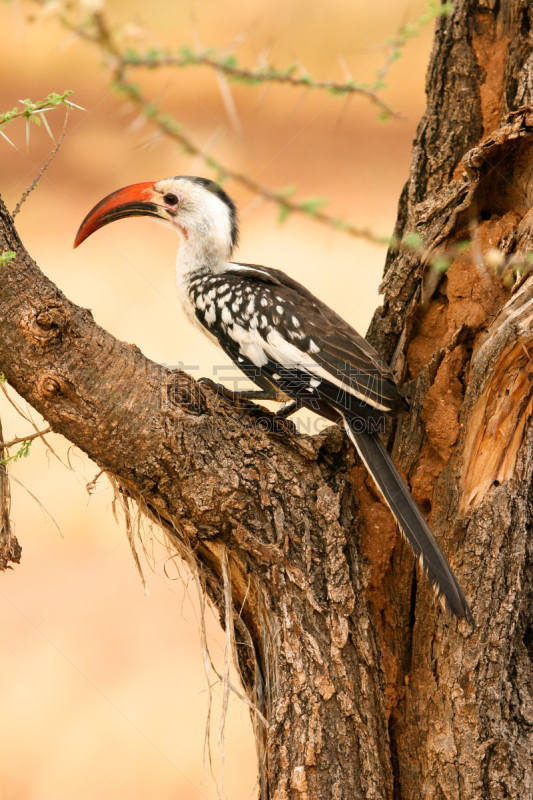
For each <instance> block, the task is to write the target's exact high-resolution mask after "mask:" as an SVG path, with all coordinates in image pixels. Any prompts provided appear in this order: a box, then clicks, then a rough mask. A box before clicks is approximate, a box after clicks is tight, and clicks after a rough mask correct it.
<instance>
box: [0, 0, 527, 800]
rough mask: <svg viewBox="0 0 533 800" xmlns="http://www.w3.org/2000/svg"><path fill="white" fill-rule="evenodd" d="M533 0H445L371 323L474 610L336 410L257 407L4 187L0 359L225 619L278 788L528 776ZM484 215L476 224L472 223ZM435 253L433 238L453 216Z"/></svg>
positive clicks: (472, 783) (358, 793)
mask: <svg viewBox="0 0 533 800" xmlns="http://www.w3.org/2000/svg"><path fill="white" fill-rule="evenodd" d="M532 31H533V7H532V6H531V4H530V3H529V2H528V0H501V1H500V0H457V1H456V2H455V4H454V8H453V11H452V12H451V13H450V15H449V16H448V17H446V18H442V19H441V20H440V21H439V23H438V26H437V32H436V38H435V44H434V49H433V53H432V57H431V64H430V68H429V73H428V83H427V92H428V106H427V111H426V114H425V116H424V118H423V119H422V122H421V124H420V127H419V130H418V133H417V138H416V141H415V143H414V151H413V160H412V166H411V172H410V177H409V181H408V183H407V185H406V187H405V190H404V192H403V194H402V197H401V200H400V208H399V216H398V223H397V229H396V232H397V234H398V235H399V236H401V235H402V234H403V233H405V232H412V231H418V232H419V233H420V234H421V236H422V237H423V241H424V244H425V247H426V252H425V255H424V256H423V257H420V255H418V254H417V253H415V252H410V251H404V250H402V251H401V252H398V251H392V252H391V253H389V257H388V260H387V265H386V272H385V280H384V284H383V289H384V294H385V298H384V305H383V307H382V308H380V309H379V310H378V311H377V312H376V315H375V317H374V320H373V323H372V325H371V328H370V332H369V337H370V339H371V341H372V342H373V344H374V345H375V346H376V347H378V349H380V351H381V352H382V353H383V355H384V356H385V357H386V358H387V359H389V360H390V361H391V363H392V365H393V367H394V369H395V370H396V373H397V375H398V378H399V379H400V380H402V381H403V382H404V383H405V385H406V387H407V390H408V392H409V394H410V397H411V406H412V410H411V412H410V414H408V415H405V416H404V417H403V419H402V420H400V421H399V423H398V425H397V426H396V429H395V431H393V434H394V435H393V436H391V444H393V448H394V453H395V457H396V459H397V462H398V464H399V465H400V467H401V468H402V469H403V471H404V473H405V474H406V475H407V477H408V479H409V481H410V484H411V487H412V490H413V493H414V495H415V497H416V498H417V500H418V502H419V503H420V505H421V507H422V508H423V509H424V511H425V512H426V513H427V515H428V518H429V520H430V522H431V525H432V527H433V529H434V531H435V533H436V535H437V537H438V538H439V539H440V541H441V543H442V545H443V548H444V550H445V552H446V553H447V554H448V556H449V558H450V561H451V563H452V566H453V567H454V569H455V571H456V573H457V576H458V578H459V581H460V583H461V585H462V587H463V589H464V590H465V594H466V596H467V598H468V599H469V601H470V602H471V605H472V610H473V613H474V617H475V619H476V623H477V629H476V630H475V632H472V631H471V630H470V628H469V627H468V625H467V624H466V623H465V622H464V621H459V622H457V621H454V620H451V619H450V618H449V617H448V616H447V615H446V614H445V613H444V612H442V611H441V609H440V608H438V607H436V606H435V603H434V600H433V595H432V591H431V589H430V588H429V587H428V586H427V583H426V582H425V581H424V580H423V579H422V577H421V576H420V575H419V573H418V568H417V567H416V565H415V564H414V559H413V557H412V556H411V554H410V552H409V550H408V548H407V547H406V545H405V544H404V543H403V542H402V540H401V539H400V537H399V535H398V534H397V532H396V528H395V525H394V523H393V521H392V519H391V517H390V514H389V512H388V511H387V509H386V508H385V507H384V505H383V503H382V502H381V500H380V498H379V496H378V495H377V493H376V491H375V489H374V488H373V486H372V485H371V483H370V481H369V479H368V478H367V476H366V474H365V471H364V469H363V467H362V466H361V465H360V464H359V463H358V462H357V460H356V458H355V456H354V454H353V452H352V450H351V448H350V447H349V445H348V444H347V442H346V441H345V439H344V437H343V435H342V434H341V432H340V431H339V430H338V429H336V428H330V429H329V430H328V431H326V432H325V433H324V434H322V435H320V436H318V437H316V438H311V437H306V436H303V435H297V434H295V433H294V432H293V431H292V430H291V426H290V425H287V426H286V427H284V428H283V429H281V430H278V431H272V430H270V428H271V426H272V417H271V415H269V414H268V412H265V411H264V410H260V409H256V410H252V411H246V410H245V411H244V412H242V410H241V411H239V409H234V408H232V407H230V406H227V405H224V404H222V403H220V401H219V400H217V398H216V397H215V395H214V394H213V393H212V391H211V390H210V389H209V388H207V387H203V386H202V387H201V386H199V385H198V384H196V383H195V382H194V381H193V379H192V378H190V377H189V376H187V375H185V374H184V373H181V372H179V371H176V372H168V371H167V370H164V369H162V368H160V367H158V366H157V365H155V364H153V363H151V362H150V361H148V360H147V359H146V358H144V357H143V355H142V354H141V353H140V351H139V350H138V348H137V347H135V346H134V345H129V344H125V343H123V342H119V341H117V340H115V339H114V338H113V337H112V336H110V335H109V334H108V333H106V332H105V331H103V330H102V329H101V328H99V327H98V326H97V325H96V324H95V323H94V321H93V319H92V317H91V314H90V312H88V311H86V310H84V309H81V308H78V307H76V306H74V305H73V304H72V303H70V302H69V301H68V300H67V299H66V298H65V297H64V296H63V295H62V294H61V292H60V291H59V290H58V289H57V288H56V287H55V286H54V285H53V284H52V283H51V282H50V281H49V280H48V279H47V278H46V277H45V276H44V275H43V274H42V273H41V272H40V271H39V270H38V268H37V266H36V265H35V264H34V262H33V261H32V260H31V258H30V257H29V255H28V254H27V253H26V251H25V250H24V247H23V245H22V243H21V242H20V240H19V239H18V236H17V234H16V232H15V230H14V228H13V225H12V221H11V219H10V217H9V214H8V213H7V211H6V209H5V208H4V207H3V206H1V207H0V242H1V246H2V250H6V249H11V250H15V251H16V253H17V257H16V259H15V260H13V261H11V262H10V263H9V264H7V265H5V266H3V267H1V268H0V272H1V275H0V366H1V368H2V370H3V371H4V373H5V375H6V377H7V379H8V380H9V382H10V384H11V385H12V386H13V387H14V388H15V389H16V390H17V391H18V392H20V394H21V395H23V396H24V397H25V398H26V399H27V400H28V401H29V402H30V403H31V404H32V405H33V406H34V407H35V408H36V409H37V410H38V411H39V412H40V413H41V414H42V415H43V416H44V417H45V418H46V419H47V420H48V422H49V423H50V424H51V425H52V426H53V428H54V430H57V431H59V432H61V433H63V434H64V435H65V436H66V437H67V438H68V439H70V440H71V441H72V442H74V443H75V444H76V445H78V446H79V447H81V448H82V449H83V450H84V451H85V452H86V453H87V454H88V455H89V456H90V457H91V458H93V459H94V460H95V461H96V462H97V463H98V464H99V465H100V466H101V467H102V468H104V469H106V470H107V471H108V472H109V473H111V474H112V475H114V476H115V477H116V479H117V481H118V482H119V484H120V486H121V487H122V490H123V491H124V492H125V493H127V494H128V495H130V496H131V497H133V498H135V499H137V500H138V502H139V503H140V505H141V507H142V508H143V510H144V511H145V513H147V514H149V515H150V516H151V517H152V518H153V519H155V520H156V521H158V522H159V524H161V525H162V526H163V528H164V529H165V531H166V532H167V534H168V537H169V540H170V541H171V542H172V545H173V546H174V547H176V548H177V549H178V551H179V552H180V553H182V554H183V556H184V557H185V558H186V559H187V561H188V563H189V564H190V565H191V566H192V568H193V569H195V570H196V571H197V573H198V574H199V575H200V576H201V580H202V581H203V585H204V586H205V591H206V592H207V593H208V595H209V597H210V598H211V600H212V602H213V603H214V604H215V606H216V607H217V608H218V609H219V612H220V617H221V622H222V624H223V625H224V626H225V627H226V628H227V629H229V630H230V632H231V628H232V627H234V628H235V637H234V641H235V642H238V644H236V646H235V650H236V658H237V661H238V665H239V668H240V673H241V677H242V682H243V686H244V687H245V690H246V692H247V694H248V696H249V698H250V700H251V702H252V703H253V705H254V707H255V708H256V709H257V713H256V712H253V717H254V721H255V727H256V733H257V742H258V749H259V760H260V765H261V771H262V774H263V781H262V788H261V794H262V797H263V798H265V799H266V798H269V799H270V800H274V799H275V800H289V798H290V800H296V798H298V800H315V799H317V798H324V799H325V798H330V797H331V798H335V800H341V798H346V800H348V798H350V800H354V799H355V798H361V799H362V798H390V799H391V800H398V798H401V799H402V800H408V799H409V800H411V798H412V799H413V800H414V799H415V798H428V799H429V798H447V800H450V798H461V799H463V800H470V798H483V799H485V798H486V799H487V800H488V799H489V798H491V799H492V798H503V797H506V798H521V799H522V798H528V797H533V764H532V754H533V604H532V597H533V581H532V578H531V572H530V567H531V563H532V560H533V547H532V542H531V537H530V532H531V527H532V521H533V506H532V501H533V497H532V496H531V489H530V486H531V481H532V477H533V429H532V426H531V424H530V417H531V411H532V408H533V276H531V277H528V275H527V274H526V275H525V276H524V277H523V278H521V279H520V280H519V281H517V282H516V283H515V284H514V285H510V284H511V281H509V280H508V277H509V276H508V275H507V276H505V277H506V279H505V280H502V279H501V277H498V276H494V275H491V274H489V273H488V272H487V271H486V270H485V268H484V266H483V262H482V259H481V258H480V255H481V254H482V253H485V252H486V251H487V250H489V249H490V248H494V247H499V248H500V250H501V251H502V252H504V253H505V254H507V255H510V254H518V253H520V252H527V251H531V250H533V211H531V207H532V205H533V177H532V176H533V107H531V106H533V97H532V96H531V95H532V91H533V42H532ZM476 220H477V221H478V223H479V224H477V223H476ZM472 236H473V247H472V250H471V252H470V253H469V254H462V255H461V254H459V255H457V256H456V257H455V259H454V261H453V263H452V265H451V266H450V268H449V269H448V271H447V272H446V274H444V275H441V276H440V277H435V274H434V273H432V272H431V270H430V269H429V268H428V263H429V261H430V255H433V254H435V253H436V252H438V251H439V250H443V249H445V248H446V247H448V248H449V247H450V245H451V244H453V243H454V242H459V241H461V240H464V239H470V238H471V237H472Z"/></svg>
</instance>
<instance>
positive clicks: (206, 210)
mask: <svg viewBox="0 0 533 800" xmlns="http://www.w3.org/2000/svg"><path fill="white" fill-rule="evenodd" d="M136 215H146V216H152V217H157V218H158V219H162V220H165V221H166V222H168V223H169V224H170V225H172V226H174V228H175V229H176V230H177V231H178V233H179V234H180V236H181V240H182V241H181V246H180V249H179V251H178V255H177V259H176V281H177V287H178V295H179V299H180V301H181V304H182V307H183V310H184V312H185V314H186V315H187V317H188V318H189V320H190V321H191V322H192V323H193V324H194V325H195V326H196V327H197V328H199V329H200V330H201V331H203V333H205V334H207V336H208V337H209V338H210V339H211V340H212V341H214V342H215V343H216V344H218V345H219V346H220V347H221V348H222V350H224V352H225V353H226V354H227V355H228V356H229V357H230V358H231V360H232V361H233V362H234V363H235V364H236V365H237V366H238V367H240V369H241V370H242V371H243V372H244V373H245V374H246V375H247V376H248V377H249V378H250V379H251V380H252V381H253V382H254V383H255V384H256V385H258V386H259V387H260V391H259V392H256V393H255V394H256V397H257V398H261V399H285V400H286V399H287V397H288V398H290V399H291V400H293V401H294V403H292V404H291V406H290V408H289V409H288V412H289V413H291V412H292V411H293V410H296V408H297V407H301V406H304V407H307V408H311V409H312V410H314V411H317V410H318V411H319V413H321V414H322V415H323V416H325V417H327V418H328V419H330V420H333V421H334V422H337V423H339V424H341V425H344V428H345V430H346V432H347V434H348V436H349V437H350V439H351V441H352V442H353V444H354V445H355V447H356V449H357V452H358V453H359V455H360V457H361V459H362V460H363V462H364V464H365V466H366V468H367V469H368V471H369V472H370V474H371V475H372V477H373V479H374V481H375V482H376V484H377V486H378V488H379V489H380V491H381V493H382V495H383V497H384V498H385V501H386V502H387V505H388V506H389V508H390V509H391V511H392V513H393V514H394V516H395V518H396V520H397V522H398V524H399V526H400V529H401V531H402V533H403V534H404V536H405V537H406V539H407V541H408V542H409V544H410V545H411V547H412V548H413V550H414V553H415V555H416V557H417V558H418V560H419V562H420V564H421V566H422V568H423V569H424V570H425V572H426V574H427V576H428V578H429V580H430V582H431V584H432V585H433V587H434V589H435V591H436V593H437V595H438V596H439V597H440V598H441V599H442V600H444V601H445V604H446V605H447V607H448V609H449V610H450V611H451V612H452V613H453V614H455V615H457V616H459V617H461V616H464V617H466V618H467V619H468V621H469V622H470V623H471V624H472V625H473V618H472V614H471V611H470V608H469V607H468V603H467V602H466V599H465V597H464V595H463V593H462V591H461V589H460V587H459V584H458V582H457V579H456V577H455V575H454V574H453V572H452V570H451V568H450V565H449V564H448V562H447V560H446V557H445V556H444V553H443V552H442V550H441V548H440V547H439V545H438V543H437V541H436V540H435V538H434V536H433V534H432V533H431V531H430V529H429V527H428V525H427V523H426V521H425V519H424V517H423V516H422V514H421V512H420V510H419V508H418V506H417V505H416V503H415V501H414V500H413V498H412V496H411V494H410V492H409V489H408V488H407V486H406V485H405V483H404V481H403V480H402V478H401V476H400V474H399V472H398V470H397V469H396V467H395V466H394V463H393V462H392V459H391V457H390V456H389V454H388V452H387V450H386V449H385V447H384V445H383V443H382V441H381V439H380V437H379V430H380V429H381V426H380V423H382V422H383V419H384V415H385V414H397V413H399V412H400V411H402V410H405V409H407V403H406V400H405V397H404V395H403V392H402V390H401V389H400V387H399V386H398V385H397V383H396V381H395V379H394V376H393V374H392V372H391V371H390V369H389V367H388V366H387V364H386V363H385V362H384V361H383V360H382V359H381V358H380V356H379V355H378V353H377V352H376V351H375V350H374V348H373V347H371V345H369V344H368V342H366V341H365V340H364V339H363V338H362V337H361V336H360V335H359V334H358V333H357V332H356V331H355V330H354V329H353V328H352V327H351V326H350V325H348V324H347V323H346V322H345V321H344V320H343V319H341V317H339V316H338V315H337V314H336V313H335V312H334V311H332V310H331V309H330V308H328V306H326V305H325V304H324V303H322V302H321V301H320V300H318V299H317V298H316V297H314V295H312V294H311V292H309V291H308V290H307V289H305V288H304V287H303V286H301V284H299V283H297V282H296V281H294V280H293V279H292V278H290V277H289V276H288V275H285V274H284V273H283V272H280V271H279V270H277V269H271V268H269V267H262V266H257V265H253V264H240V263H238V262H232V261H230V258H231V255H232V253H233V250H234V248H235V246H236V244H237V237H238V228H237V219H236V212H235V205H234V203H233V201H232V200H231V198H230V197H228V195H227V194H226V192H224V190H223V189H221V188H220V187H219V186H218V185H217V184H216V183H213V181H210V180H206V179H204V178H195V177H189V176H179V177H175V178H167V179H165V180H161V181H158V182H157V183H138V184H135V185H133V186H126V187H125V188H124V189H119V190H118V191H116V192H113V193H112V194H110V195H108V197H106V198H104V200H102V201H101V202H100V203H98V205H97V206H95V207H94V208H93V209H92V211H90V212H89V214H88V215H87V216H86V218H85V219H84V221H83V222H82V224H81V227H80V229H79V231H78V234H77V236H76V241H75V244H74V246H75V247H77V246H78V245H79V244H81V242H83V240H84V239H86V238H87V237H88V236H90V234H91V233H93V232H94V231H96V230H98V228H101V227H102V226H103V225H107V224H108V223H109V222H113V221H114V220H116V219H121V218H122V217H130V216H136ZM246 394H247V396H250V394H251V393H246ZM282 413H287V412H286V411H285V412H282Z"/></svg>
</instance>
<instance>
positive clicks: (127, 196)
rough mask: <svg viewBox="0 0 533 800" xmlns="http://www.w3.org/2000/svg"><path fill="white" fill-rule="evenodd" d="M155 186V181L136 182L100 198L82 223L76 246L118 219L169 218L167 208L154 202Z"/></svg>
mask: <svg viewBox="0 0 533 800" xmlns="http://www.w3.org/2000/svg"><path fill="white" fill-rule="evenodd" d="M153 187H154V181H151V182H149V183H134V184H132V185H131V186H125V187H124V188H123V189H118V190H117V191H116V192H112V193H111V194H108V195H107V197H104V199H103V200H100V202H99V203H98V204H97V205H95V207H94V208H93V209H91V211H89V213H88V214H87V216H86V217H85V219H84V220H83V222H82V223H81V225H80V228H79V230H78V233H77V234H76V239H75V240H74V247H77V246H78V245H80V244H81V243H82V242H83V241H84V240H85V239H86V238H87V237H88V236H90V235H91V233H94V232H95V231H97V230H98V228H102V227H103V226H104V225H108V224H109V223H110V222H114V220H116V219H122V218H123V217H138V216H149V217H163V219H168V217H167V216H166V213H165V209H164V208H163V207H162V206H159V205H157V203H155V202H154V200H155V199H156V195H155V193H154V191H153Z"/></svg>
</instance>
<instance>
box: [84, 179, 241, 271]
mask: <svg viewBox="0 0 533 800" xmlns="http://www.w3.org/2000/svg"><path fill="white" fill-rule="evenodd" d="M131 216H151V217H157V218H158V219H161V220H164V221H165V222H167V223H168V224H170V225H172V226H173V227H174V229H175V230H176V231H177V232H178V233H179V234H180V235H181V237H182V239H183V242H184V244H186V245H187V247H192V248H194V249H195V250H197V249H200V250H202V251H204V252H206V253H209V254H210V255H211V256H215V257H217V258H221V259H222V260H224V261H226V260H229V258H230V257H231V253H232V251H233V249H234V247H235V245H236V244H237V239H238V228H237V219H236V213H235V205H234V203H233V201H232V200H231V198H230V197H229V196H228V195H227V194H226V192H225V191H224V190H223V189H221V187H220V186H218V184H216V183H214V182H213V181H210V180H207V179H206V178H196V177H192V176H188V175H184V176H181V175H180V176H177V177H175V178H164V179H163V180H161V181H157V183H136V184H133V185H132V186H126V187H124V188H123V189H119V190H118V191H116V192H113V193H112V194H110V195H108V196H107V197H105V198H104V199H103V200H102V201H101V202H100V203H98V205H96V206H95V207H94V208H93V209H92V210H91V211H90V212H89V213H88V214H87V216H86V217H85V219H84V220H83V222H82V224H81V226H80V229H79V231H78V233H77V236H76V240H75V242H74V247H77V246H78V245H79V244H81V243H82V242H83V241H84V239H86V238H87V237H88V236H90V235H91V233H94V231H96V230H98V228H101V227H103V226H104V225H107V224H108V223H110V222H113V221H114V220H116V219H122V218H123V217H131Z"/></svg>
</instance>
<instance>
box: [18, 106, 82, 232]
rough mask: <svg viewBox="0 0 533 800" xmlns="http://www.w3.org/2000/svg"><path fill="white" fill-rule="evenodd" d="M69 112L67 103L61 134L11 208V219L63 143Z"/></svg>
mask: <svg viewBox="0 0 533 800" xmlns="http://www.w3.org/2000/svg"><path fill="white" fill-rule="evenodd" d="M69 113H70V106H68V105H67V111H66V114H65V121H64V123H63V130H62V131H61V135H60V137H59V139H58V140H57V144H56V146H55V147H54V149H53V150H52V152H51V153H50V155H49V156H48V159H47V160H46V163H45V164H44V165H43V166H42V167H41V169H40V170H39V174H38V175H37V177H36V178H35V180H34V181H32V183H31V184H30V185H29V186H28V188H27V189H26V191H25V192H24V194H23V195H22V197H21V198H20V200H19V201H18V203H17V205H16V206H15V208H14V210H13V213H12V214H11V216H12V218H13V219H15V217H16V216H17V214H18V213H19V211H20V207H21V205H22V204H23V202H24V201H25V199H26V198H27V197H28V195H29V193H30V192H32V191H33V190H34V189H35V187H36V186H37V184H38V182H39V181H40V179H41V177H42V175H43V172H44V171H45V170H46V169H47V168H48V167H49V166H50V164H51V163H52V159H53V158H54V156H55V154H56V153H57V151H58V150H59V148H60V147H61V145H62V143H63V139H64V138H65V134H66V132H67V122H68V115H69Z"/></svg>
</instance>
